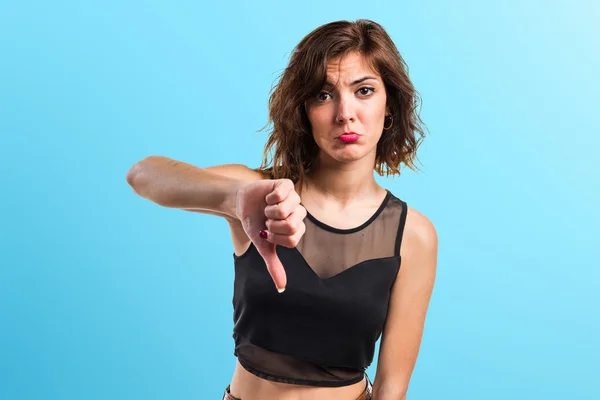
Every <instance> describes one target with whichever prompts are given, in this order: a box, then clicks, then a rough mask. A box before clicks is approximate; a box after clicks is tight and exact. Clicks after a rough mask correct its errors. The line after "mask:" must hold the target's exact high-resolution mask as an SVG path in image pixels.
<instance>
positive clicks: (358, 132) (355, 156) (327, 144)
mask: <svg viewBox="0 0 600 400" xmlns="http://www.w3.org/2000/svg"><path fill="white" fill-rule="evenodd" d="M327 82H328V84H327V85H326V86H325V87H324V88H323V89H322V91H321V92H320V93H319V94H318V95H317V96H316V97H315V98H313V99H311V100H309V101H307V102H306V104H305V107H306V112H307V115H308V120H309V121H310V124H311V127H312V132H313V136H314V138H315V141H316V143H317V145H318V146H319V148H320V150H321V151H320V154H319V157H320V158H321V161H333V160H335V161H338V162H351V161H356V160H361V159H364V158H365V157H369V158H370V159H372V160H373V163H374V162H375V154H376V150H377V142H378V141H379V138H380V137H381V134H382V133H383V125H384V118H385V116H386V93H385V86H384V83H383V80H382V79H381V76H380V75H379V74H378V73H377V72H375V71H373V70H372V69H371V68H369V66H368V64H367V63H366V61H365V59H364V58H363V56H362V55H360V54H359V53H350V54H348V55H347V56H345V57H343V58H341V59H336V60H333V61H332V62H330V63H329V64H328V66H327ZM336 83H337V85H336V86H335V87H334V85H335V84H336ZM350 132H353V133H355V135H352V134H348V133H350ZM344 134H346V135H344ZM324 158H326V159H324Z"/></svg>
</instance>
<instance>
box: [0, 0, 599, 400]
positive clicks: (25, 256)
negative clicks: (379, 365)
mask: <svg viewBox="0 0 600 400" xmlns="http://www.w3.org/2000/svg"><path fill="white" fill-rule="evenodd" d="M483 3H485V4H483ZM357 18H370V19H373V20H376V21H378V22H380V23H381V24H383V26H384V27H385V28H386V29H387V30H388V31H389V33H390V35H391V36H392V38H393V39H394V40H395V42H396V43H397V45H398V47H399V49H400V51H401V53H402V54H403V56H404V57H405V59H406V61H407V63H408V65H409V67H410V74H411V77H412V79H413V81H414V84H415V86H416V87H417V89H418V90H419V91H420V93H421V95H422V97H423V108H422V117H423V119H424V120H425V122H426V123H427V126H428V129H429V133H428V137H427V139H426V141H425V142H424V144H423V145H422V147H421V150H420V160H421V163H422V164H421V168H422V171H423V172H422V173H419V174H417V173H414V172H412V171H409V170H405V173H404V174H403V175H402V177H400V178H395V179H392V178H385V179H384V178H378V180H379V182H381V184H382V185H383V186H385V187H386V188H388V189H390V190H392V192H393V193H394V194H396V195H397V196H398V197H400V198H402V199H404V200H405V201H407V202H408V204H410V205H411V206H412V207H414V208H416V209H418V210H420V211H421V212H423V213H424V214H425V215H427V216H428V217H429V218H430V219H431V220H432V221H433V222H434V224H435V225H436V227H437V229H438V234H439V237H440V248H439V265H438V277H437V282H436V287H435V290H434V293H433V297H432V300H431V306H430V311H429V314H428V319H427V324H426V331H425V334H424V338H423V343H422V348H421V353H420V356H419V359H418V362H417V365H416V367H415V371H414V374H413V379H412V382H411V386H410V389H409V396H408V397H409V399H410V400H419V399H428V400H429V399H444V400H454V399H461V400H463V399H486V400H493V399H515V400H516V399H527V400H530V399H544V400H548V399H598V398H600V388H599V387H598V386H597V384H596V383H595V382H594V380H596V379H597V378H598V376H599V372H598V365H599V361H600V344H599V341H600V340H599V337H600V313H599V311H598V306H599V304H600V293H599V292H600V291H599V289H600V288H599V286H600V285H599V283H598V282H599V280H600V268H599V262H598V260H597V257H598V255H599V254H598V247H599V246H598V242H599V237H600V228H599V226H600V213H599V211H598V205H599V204H600V202H599V192H600V191H599V186H600V185H599V181H600V179H598V174H599V173H600V166H599V160H598V158H599V157H598V154H597V151H598V148H599V146H600V135H599V133H600V130H599V126H600V117H599V113H598V110H597V104H598V96H599V95H600V84H599V80H598V76H597V75H598V72H599V71H600V49H599V47H600V46H599V45H598V38H599V37H600V27H599V26H598V20H600V5H598V3H596V2H592V1H541V0H540V1H533V0H521V1H516V0H510V1H502V2H499V1H494V2H489V1H488V2H481V1H466V0H457V1H452V2H442V1H438V2H435V1H413V2H398V1H395V2H392V1H385V2H383V1H381V2H374V3H371V4H368V3H367V2H362V1H361V2H359V1H345V2H342V1H329V2H319V1H304V2H294V3H283V2H275V1H273V2H270V1H259V2H258V3H257V4H255V3H254V2H250V1H246V2H237V3H231V2H230V3H221V4H218V5H217V3H213V4H209V5H201V3H200V2H198V1H179V0H177V1H175V0H173V1H163V2H159V1H107V0H104V1H86V2H78V1H53V2H42V1H37V2H35V1H24V0H22V1H19V2H16V1H13V2H8V1H6V2H2V4H1V5H0V170H1V172H2V173H1V177H0V182H1V185H0V193H1V195H0V204H1V207H0V217H1V218H0V227H1V228H0V235H1V236H0V266H1V267H0V398H1V399H86V400H87V399H111V400H113V399H217V398H220V396H221V395H222V392H223V389H224V387H225V386H226V385H227V384H228V383H229V380H230V378H231V376H232V372H233V368H234V363H235V358H234V356H233V344H234V343H233V339H232V336H231V334H232V327H233V322H232V316H233V310H232V305H231V299H232V289H233V259H232V251H233V250H232V246H231V244H230V240H229V231H228V228H227V225H226V223H225V222H224V221H222V220H220V219H219V218H217V217H213V216H206V215H200V214H193V213H187V212H184V211H179V210H173V209H165V208H161V207H159V206H156V205H154V204H152V203H150V202H149V201H147V200H144V199H142V198H140V197H138V196H136V195H135V194H134V193H133V192H132V190H131V189H130V187H129V186H128V185H127V183H126V182H125V174H126V173H127V171H128V169H129V168H130V167H131V166H132V165H133V164H134V163H135V162H136V161H138V160H140V159H142V158H143V157H145V156H148V155H155V154H158V155H165V156H168V157H172V158H175V159H179V160H183V161H187V162H189V163H192V164H195V165H198V166H209V165H213V164H222V163H245V164H247V165H250V166H253V167H254V166H257V165H258V163H259V162H260V159H261V155H262V147H263V144H264V142H265V140H266V133H264V132H263V133H257V132H256V131H257V130H258V129H260V128H262V127H263V126H264V124H265V123H266V118H267V108H266V105H267V97H268V94H269V90H270V88H271V85H272V84H273V83H274V82H275V80H276V78H277V75H278V74H279V73H280V72H281V71H282V69H283V68H284V67H285V65H286V62H287V60H288V58H289V55H290V52H291V50H292V49H293V47H294V46H295V45H296V43H297V42H298V41H299V40H300V39H301V38H302V37H303V36H304V35H306V34H307V33H309V32H310V31H311V30H313V29H314V28H316V27H318V26H319V25H321V24H324V23H327V22H330V21H334V20H339V19H351V20H354V19H357ZM376 362H377V359H375V361H374V363H373V364H372V366H371V367H370V368H369V370H368V372H369V373H370V374H371V376H372V377H374V376H375V366H376ZM594 377H595V378H594Z"/></svg>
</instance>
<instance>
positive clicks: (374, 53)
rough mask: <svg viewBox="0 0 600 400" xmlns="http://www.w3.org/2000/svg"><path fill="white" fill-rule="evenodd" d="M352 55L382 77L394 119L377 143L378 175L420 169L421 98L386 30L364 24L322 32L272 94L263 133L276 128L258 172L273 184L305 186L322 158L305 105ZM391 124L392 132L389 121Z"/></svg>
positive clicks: (301, 46) (331, 26) (305, 43)
mask: <svg viewBox="0 0 600 400" xmlns="http://www.w3.org/2000/svg"><path fill="white" fill-rule="evenodd" d="M351 52H358V53H360V54H361V55H362V56H363V57H365V59H366V61H367V63H368V65H369V66H370V67H371V68H372V69H374V70H375V71H377V73H379V75H381V77H382V79H383V82H384V84H385V89H386V96H387V108H388V109H389V111H390V113H391V116H392V127H391V128H390V129H388V130H384V131H383V134H382V137H381V139H380V140H379V142H378V143H377V151H376V158H375V165H374V167H373V168H374V170H375V171H376V172H377V173H378V174H379V175H380V176H383V175H386V176H389V175H396V174H397V175H399V174H400V164H401V163H404V164H405V165H406V166H408V167H409V168H410V169H412V170H415V169H418V168H416V167H415V165H414V161H415V160H416V159H417V158H416V151H417V148H418V146H419V144H420V143H421V141H422V139H423V138H424V137H425V133H424V130H423V123H422V121H421V118H420V117H419V112H418V108H420V107H419V106H420V97H419V95H418V93H417V91H416V90H415V88H414V87H413V85H412V83H411V81H410V79H409V76H408V67H407V65H406V63H405V61H404V59H403V58H402V56H401V55H400V52H399V51H398V49H397V48H396V45H395V44H394V42H393V41H392V39H391V38H390V37H389V35H388V34H387V32H386V31H385V30H384V28H383V27H382V26H381V25H379V24H378V23H376V22H373V21H370V20H366V19H360V20H357V21H355V22H350V21H336V22H331V23H328V24H326V25H323V26H320V27H318V28H317V29H315V30H314V31H312V32H311V33H309V34H308V35H307V36H305V37H304V38H303V39H302V41H300V43H298V45H297V46H296V47H295V48H294V51H293V53H292V56H291V58H290V61H289V64H288V66H287V67H286V68H285V70H284V71H283V73H282V74H281V75H280V76H279V82H278V83H277V84H276V85H275V86H274V87H273V89H272V90H271V95H270V98H269V120H268V122H267V125H266V126H265V127H264V128H263V129H261V131H262V130H264V129H266V128H267V127H268V126H269V125H271V124H272V127H271V131H270V134H269V138H268V141H267V143H266V145H265V149H264V154H263V161H262V164H261V166H260V167H259V168H257V169H256V170H257V171H260V172H262V173H267V174H268V175H269V176H270V177H271V179H281V178H287V179H291V180H292V181H293V182H297V181H300V182H303V181H304V178H305V176H306V174H308V173H309V172H310V168H311V166H312V165H313V162H314V161H315V160H316V158H317V155H318V152H319V147H318V146H317V144H316V142H315V140H314V138H313V135H312V129H311V126H310V122H309V120H308V116H307V114H306V109H305V107H304V103H305V102H306V101H307V100H309V99H311V98H314V97H315V96H316V95H317V94H318V93H319V92H320V91H321V90H322V88H323V87H324V85H325V82H326V81H327V64H328V63H329V62H330V61H331V60H334V59H337V58H338V57H343V56H345V55H347V54H348V53H351ZM385 124H386V126H389V122H387V120H386V123H385ZM270 156H271V157H270Z"/></svg>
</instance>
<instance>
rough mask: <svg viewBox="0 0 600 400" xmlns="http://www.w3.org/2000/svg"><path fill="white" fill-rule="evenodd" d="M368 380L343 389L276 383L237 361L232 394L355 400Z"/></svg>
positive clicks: (274, 399)
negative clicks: (247, 368) (251, 371)
mask: <svg viewBox="0 0 600 400" xmlns="http://www.w3.org/2000/svg"><path fill="white" fill-rule="evenodd" d="M367 380H368V377H367V376H366V375H365V377H364V378H363V379H362V380H361V381H359V382H357V383H354V384H351V385H347V386H341V387H319V386H308V385H296V384H290V383H281V382H274V381H271V380H267V379H263V378H261V377H259V376H256V375H254V374H252V373H250V372H248V371H247V370H246V369H245V368H244V367H243V366H242V365H241V364H240V362H239V361H236V368H235V372H234V374H233V378H232V380H231V384H230V392H231V394H232V395H233V396H235V397H238V398H241V399H242V400H257V399H260V400H309V399H311V400H354V399H358V398H359V397H360V396H361V394H363V392H364V391H365V388H366V386H367ZM367 398H368V397H367Z"/></svg>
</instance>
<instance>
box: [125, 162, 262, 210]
mask: <svg viewBox="0 0 600 400" xmlns="http://www.w3.org/2000/svg"><path fill="white" fill-rule="evenodd" d="M126 179H127V183H129V185H130V186H131V187H132V189H133V190H134V191H135V193H137V194H138V195H139V196H141V197H143V198H145V199H148V200H150V201H152V202H154V203H156V204H158V205H160V206H163V207H169V208H180V209H183V210H187V211H195V212H201V213H206V214H213V215H219V216H222V217H225V218H226V219H228V220H231V219H237V218H238V217H237V215H236V193H237V190H238V189H239V188H240V187H242V186H244V185H246V184H247V183H248V182H251V181H255V180H260V179H265V177H264V176H263V175H262V174H261V173H260V172H257V171H255V170H252V169H250V168H248V167H247V166H245V165H241V164H226V165H218V166H214V167H207V168H199V167H195V166H193V165H190V164H186V163H184V162H181V161H177V160H173V159H171V158H167V157H162V156H150V157H146V158H144V159H143V160H141V161H139V162H137V163H136V164H135V165H133V167H131V169H130V170H129V171H128V172H127V177H126Z"/></svg>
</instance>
